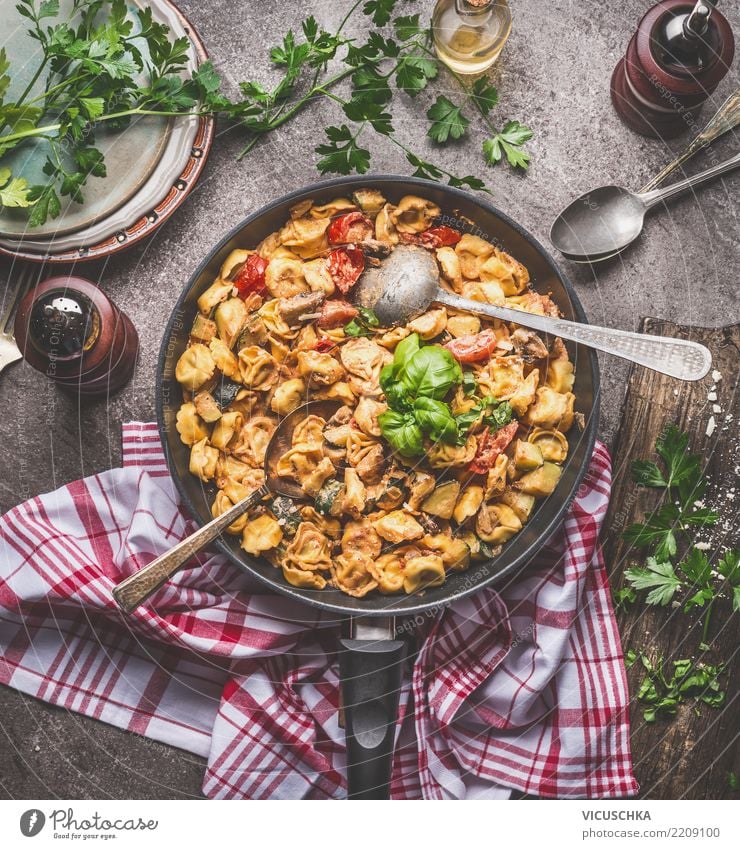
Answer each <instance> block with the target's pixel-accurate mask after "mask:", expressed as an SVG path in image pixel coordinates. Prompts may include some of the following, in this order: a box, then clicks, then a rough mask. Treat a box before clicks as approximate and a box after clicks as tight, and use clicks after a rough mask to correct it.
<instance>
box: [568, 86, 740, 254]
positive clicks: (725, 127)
mask: <svg viewBox="0 0 740 849" xmlns="http://www.w3.org/2000/svg"><path fill="white" fill-rule="evenodd" d="M738 124H740V88H737V89H735V91H733V93H732V94H731V95H730V96H729V97H728V98H727V99H726V100H725V101H724V103H723V104H722V105H721V106H720V107H719V109H718V110H717V111H716V112H715V113H714V115H712V117H711V118H710V119H709V120H708V121H707V123H706V126H705V127H704V129H703V130H702V131H701V132H700V133H699V134H698V135H696V136H694V138H693V139H692V140H691V141H690V142H689V143H688V145H686V147H685V148H684V149H683V150H682V151H681V153H680V154H679V155H678V156H677V157H676V158H675V159H673V160H671V162H669V163H668V164H667V165H665V166H664V167H663V168H662V169H661V170H660V171H659V172H658V173H657V174H656V175H655V176H654V177H652V178H651V179H650V180H648V182H647V183H645V185H644V186H643V187H642V188H641V189H640V190H639V192H638V194H644V193H645V192H649V191H651V190H652V189H656V188H657V187H658V186H659V185H660V184H661V183H663V182H665V180H666V179H667V178H668V177H669V176H670V175H671V174H672V173H673V172H674V171H676V170H677V169H678V168H680V167H681V166H682V165H683V164H684V162H687V161H688V160H689V159H691V157H692V156H694V155H695V154H696V153H698V152H699V151H700V150H704V148H705V147H709V145H710V144H712V142H715V141H716V140H717V139H718V138H720V137H721V136H723V135H724V134H725V133H728V132H729V131H730V130H732V129H734V128H735V127H736V126H737V125H738ZM623 250H624V248H620V249H619V250H618V251H609V252H608V253H605V254H592V255H590V256H586V257H584V256H579V255H575V256H571V255H570V254H568V253H563V252H562V251H561V253H563V256H564V257H565V258H566V259H569V260H570V261H571V262H577V263H579V264H580V265H592V264H594V263H596V262H603V261H604V260H607V259H612V258H613V257H615V256H618V255H619V254H620V253H621V252H622V251H623Z"/></svg>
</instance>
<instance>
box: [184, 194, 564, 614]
mask: <svg viewBox="0 0 740 849" xmlns="http://www.w3.org/2000/svg"><path fill="white" fill-rule="evenodd" d="M449 220H450V219H449V218H448V217H447V216H442V210H440V208H439V207H438V206H437V205H436V204H435V203H433V202H432V201H430V200H428V199H427V198H424V197H420V196H416V195H405V196H402V197H395V198H386V197H385V196H384V195H383V194H382V193H381V192H379V191H378V190H376V189H361V190H358V191H357V192H355V193H354V194H353V195H352V196H351V197H335V198H329V199H328V200H326V201H325V202H322V203H320V204H317V203H314V201H312V200H310V199H306V200H303V201H301V202H299V203H298V204H296V205H295V206H294V207H293V208H292V209H291V210H290V217H289V218H288V219H287V220H286V221H284V222H283V224H282V226H280V227H279V228H278V229H277V230H275V231H274V232H272V233H268V234H267V235H265V237H264V238H263V239H262V240H261V241H260V242H259V243H258V244H251V245H245V246H243V247H238V248H236V249H234V250H232V251H230V252H229V253H228V255H227V256H226V257H225V259H223V261H222V264H221V267H220V269H219V273H218V276H217V277H216V279H215V280H214V281H213V282H212V284H211V285H210V286H209V287H208V288H206V289H205V290H204V291H203V292H202V294H201V295H200V297H199V298H198V301H197V304H198V310H199V313H198V316H197V318H196V320H195V322H194V324H193V328H192V331H191V335H190V340H189V344H188V346H187V348H186V349H185V350H184V351H183V352H182V353H181V354H180V357H179V359H178V361H177V363H176V366H175V377H176V379H177V381H178V382H179V384H180V386H181V388H182V403H181V405H180V408H179V410H178V411H177V414H176V418H175V422H174V425H175V427H176V430H177V433H178V434H179V436H180V439H181V441H182V443H183V444H184V445H185V446H186V447H187V450H188V451H189V470H190V472H191V474H193V475H194V476H196V477H197V478H198V479H199V480H200V481H201V482H202V486H203V489H204V491H206V492H208V493H209V498H210V501H209V503H210V505H211V513H212V515H213V516H214V517H217V516H221V515H223V514H224V513H225V512H226V511H228V510H230V509H231V508H232V507H233V506H234V505H236V504H238V503H239V502H240V501H242V500H244V499H245V498H247V497H248V496H249V495H250V494H251V493H253V492H255V491H256V490H258V489H260V488H261V487H264V485H265V481H266V470H267V469H268V468H269V472H270V474H271V475H277V476H278V478H279V479H281V480H283V481H284V482H285V483H286V485H287V484H290V486H291V487H292V488H294V489H295V490H296V491H298V492H300V493H301V494H302V497H301V498H299V499H293V498H288V497H287V496H285V495H268V496H266V497H265V498H264V499H263V500H262V501H261V502H260V503H259V504H257V505H256V506H254V507H253V508H252V509H251V510H249V511H247V512H246V513H244V514H242V515H241V516H240V517H239V518H238V519H236V520H235V521H234V522H233V523H232V524H231V525H230V526H229V527H228V528H227V530H226V533H227V534H229V535H231V536H233V537H235V538H237V539H238V540H239V542H240V545H241V548H242V549H243V551H244V552H245V556H248V557H252V558H261V559H262V560H263V561H266V562H267V563H268V564H269V566H270V568H275V569H278V570H280V573H281V574H282V577H283V579H284V580H285V582H286V583H287V584H290V585H291V586H294V587H298V588H301V589H303V590H306V591H316V592H320V591H326V590H328V589H332V590H334V591H339V592H342V593H345V594H347V595H350V596H353V597H355V598H363V597H365V596H366V595H367V594H368V593H381V594H384V595H392V594H396V593H414V594H416V593H419V594H424V593H431V592H433V591H434V588H435V587H440V586H442V585H443V584H444V583H445V581H446V580H448V579H449V577H450V576H451V575H453V574H454V573H456V572H460V571H463V570H465V569H467V568H469V566H470V564H471V563H472V562H474V561H483V560H490V559H492V558H495V557H496V556H497V553H498V552H499V551H500V548H501V546H502V545H505V544H506V543H507V541H508V540H510V539H511V538H512V537H513V536H514V535H516V534H517V533H518V532H519V531H520V530H521V529H522V527H523V526H524V524H525V523H526V522H527V521H529V519H530V518H531V516H532V515H533V513H534V512H535V510H536V505H537V502H538V500H540V499H542V498H545V497H547V496H548V495H550V494H551V493H553V492H555V490H556V489H557V486H558V481H559V480H560V476H561V474H562V467H563V464H564V463H565V462H566V461H567V458H568V451H569V443H568V437H567V433H568V431H569V430H570V428H571V427H573V425H574V422H576V421H578V420H579V414H578V413H577V412H576V406H577V399H576V395H575V391H576V390H575V387H576V373H575V369H574V366H573V362H572V361H571V359H570V356H569V354H568V350H567V348H566V347H565V345H564V344H563V342H562V341H561V340H560V339H547V338H545V337H543V336H540V335H538V334H537V333H535V332H534V331H530V330H526V329H525V328H521V327H517V326H516V325H515V324H513V323H512V324H507V323H504V322H501V321H494V320H489V319H486V318H482V317H480V316H478V315H473V314H471V313H465V312H461V311H459V310H456V309H450V308H446V307H441V306H432V307H431V308H429V309H428V310H427V311H426V312H424V313H423V314H421V315H418V316H416V317H414V318H413V319H412V320H410V321H409V322H408V323H407V324H405V325H403V326H395V327H382V326H380V325H379V323H378V322H377V321H373V320H372V319H373V316H372V315H368V314H367V313H366V312H365V313H363V312H362V311H358V310H357V308H355V307H354V306H353V305H352V303H351V302H352V292H351V289H352V286H353V285H354V283H355V281H356V279H357V278H358V276H359V274H360V273H361V272H362V268H364V267H365V266H366V265H370V264H373V265H377V264H378V263H382V262H383V260H384V258H385V257H386V256H387V255H388V254H389V253H390V252H392V251H393V250H395V249H397V247H398V246H399V245H406V244H411V245H417V246H420V247H421V248H422V249H424V250H427V251H429V252H430V253H431V255H432V256H433V257H434V258H435V259H436V262H437V265H438V267H439V272H440V285H441V286H442V287H443V288H444V289H446V290H448V291H454V292H457V293H458V294H461V295H463V296H464V297H467V298H470V299H473V300H477V301H480V302H484V303H489V304H497V305H501V306H508V307H511V308H514V309H518V310H525V311H530V312H534V313H538V314H541V315H557V314H558V310H557V306H556V305H555V304H554V302H553V301H552V299H551V298H550V296H549V295H547V294H542V293H539V292H536V291H535V290H533V289H532V288H530V278H529V272H528V270H527V269H526V268H525V267H524V266H523V265H522V264H521V263H520V262H519V261H518V260H517V259H516V258H515V257H514V256H512V255H510V254H509V253H507V252H506V251H505V250H503V249H502V248H501V247H499V246H498V245H494V244H492V243H491V242H490V241H488V240H487V239H486V238H484V237H483V236H481V235H478V234H479V233H480V232H481V231H480V230H475V228H467V226H466V227H464V228H463V229H472V230H473V231H474V232H461V231H459V230H457V229H456V228H457V227H458V226H461V224H462V222H458V224H454V220H453V226H450V225H449V223H448V222H449ZM412 334H413V335H414V337H415V339H417V340H418V345H420V346H440V345H441V346H447V349H448V351H451V352H452V354H453V356H454V357H457V358H458V361H459V365H460V369H461V374H462V380H461V379H460V377H457V378H456V381H455V382H454V384H453V385H452V386H450V388H449V391H446V394H445V395H444V396H443V397H441V396H440V395H439V394H437V393H436V391H435V392H433V393H432V394H433V398H434V403H431V404H427V405H426V406H425V405H423V404H422V406H421V407H419V408H418V409H420V410H422V411H425V412H426V414H427V416H428V419H427V421H431V422H432V425H434V424H435V422H437V421H438V417H439V415H441V414H440V411H439V407H435V404H441V406H442V412H444V410H445V409H448V410H449V413H450V415H451V416H452V418H453V420H454V427H455V428H457V434H456V436H455V430H454V429H453V434H452V436H453V438H449V427H448V430H447V438H445V439H442V438H441V437H440V438H436V439H435V438H433V437H432V436H431V435H430V433H431V431H429V430H425V431H424V432H423V433H420V437H419V438H420V439H421V440H422V442H421V443H420V444H421V450H420V451H419V452H417V454H416V455H415V456H414V457H413V458H412V459H409V458H408V457H406V456H404V455H402V454H401V453H398V451H397V450H396V449H397V446H395V445H392V444H391V442H389V441H388V438H387V432H386V433H384V424H383V423H384V422H385V421H387V415H388V413H389V412H392V413H394V414H396V415H400V416H401V417H402V420H403V422H405V423H406V424H407V425H409V424H413V423H414V422H415V421H416V419H415V416H416V415H417V412H416V410H417V406H416V405H418V398H417V399H416V401H415V399H414V397H413V393H411V394H408V393H407V395H405V396H404V395H403V393H401V394H400V395H398V394H397V395H396V396H393V393H392V392H391V391H390V390H389V389H388V382H387V380H388V374H389V372H390V374H391V375H393V378H392V379H393V380H396V379H397V365H392V364H394V363H395V352H396V350H397V349H398V346H399V345H400V344H401V343H402V342H403V343H404V345H405V346H407V348H408V346H409V345H410V344H411V343H414V341H415V340H414V338H409V337H411V336H412ZM478 339H485V345H484V348H483V350H482V353H481V352H480V351H478V350H477V349H476V345H477V344H478ZM404 340H406V341H405V342H404ZM480 344H483V343H482V342H481V343H480ZM456 346H457V347H456ZM456 350H457V351H467V352H468V355H463V354H459V355H458V354H456V353H455V351H456ZM390 366H392V368H387V367H390ZM384 369H385V371H384ZM414 379H415V380H416V381H417V385H421V383H423V382H424V381H425V380H427V378H426V377H425V376H424V375H423V374H419V373H417V374H416V375H415V378H414ZM436 379H437V374H436V373H433V374H430V375H429V385H430V386H432V387H434V386H435V385H436V384H435V380H436ZM386 392H388V393H389V394H388V396H387V395H386ZM427 397H430V396H427ZM319 399H321V400H332V401H335V402H336V404H335V405H334V408H333V409H335V412H334V413H333V414H332V415H331V416H330V417H329V418H323V417H322V416H318V415H315V414H313V413H312V414H307V415H305V417H302V418H300V419H299V420H298V421H297V422H295V426H294V427H293V428H292V432H291V433H290V438H289V440H288V439H283V437H282V435H281V440H282V441H280V442H278V443H275V442H273V443H272V444H273V445H274V444H278V445H279V448H278V450H277V453H275V451H273V452H272V454H271V455H270V461H269V464H268V463H267V457H268V452H269V451H270V445H271V441H272V440H273V437H274V436H275V433H276V429H277V428H278V426H279V423H280V421H281V420H282V419H283V418H284V417H285V416H288V415H289V414H290V413H292V412H293V411H295V410H297V409H299V408H300V407H301V406H302V405H304V404H305V403H306V402H308V401H312V400H319ZM399 405H400V406H399ZM399 411H400V412H399ZM502 412H503V416H501V414H502ZM322 415H323V413H322ZM328 415H329V414H328V413H327V416H328ZM403 417H405V418H403ZM435 417H436V418H435ZM283 433H284V432H283Z"/></svg>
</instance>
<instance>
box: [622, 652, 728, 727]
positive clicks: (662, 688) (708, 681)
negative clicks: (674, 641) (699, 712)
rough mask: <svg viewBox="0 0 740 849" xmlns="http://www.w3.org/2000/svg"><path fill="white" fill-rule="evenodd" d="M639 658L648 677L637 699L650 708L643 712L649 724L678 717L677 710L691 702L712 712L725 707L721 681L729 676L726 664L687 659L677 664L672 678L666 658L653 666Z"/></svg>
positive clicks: (673, 663)
mask: <svg viewBox="0 0 740 849" xmlns="http://www.w3.org/2000/svg"><path fill="white" fill-rule="evenodd" d="M638 657H639V660H640V662H641V663H642V666H643V669H644V670H645V677H644V678H643V680H642V682H641V683H640V687H639V690H638V692H637V698H638V700H639V701H641V702H643V703H644V704H646V705H648V706H649V707H646V708H645V710H644V711H643V716H644V718H645V721H646V722H655V720H656V719H658V718H666V717H673V716H675V715H676V713H677V711H678V706H679V705H680V704H682V703H683V702H686V701H688V700H689V699H691V700H694V701H695V702H699V703H701V704H705V705H708V706H709V707H713V708H719V707H721V706H722V705H723V704H724V703H725V699H726V693H725V692H724V690H722V687H721V684H720V681H719V678H720V676H721V675H724V674H725V672H726V666H725V664H723V663H719V664H717V665H716V666H713V665H710V664H705V663H693V662H692V661H691V660H688V659H684V660H674V661H672V666H673V670H672V674H670V676H669V674H668V673H667V671H666V667H667V663H666V661H665V660H664V658H662V657H660V658H658V659H657V660H656V661H655V662H654V663H653V662H652V661H651V660H650V658H648V657H647V655H645V654H643V653H642V652H641V653H640V654H639V655H638Z"/></svg>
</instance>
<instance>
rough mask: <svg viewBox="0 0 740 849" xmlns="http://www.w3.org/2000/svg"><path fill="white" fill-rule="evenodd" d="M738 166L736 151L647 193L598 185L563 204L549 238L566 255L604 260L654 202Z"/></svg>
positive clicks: (634, 232)
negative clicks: (715, 162) (721, 160)
mask: <svg viewBox="0 0 740 849" xmlns="http://www.w3.org/2000/svg"><path fill="white" fill-rule="evenodd" d="M739 165H740V153H737V154H735V156H733V157H731V158H730V159H727V160H725V161H724V162H720V163H719V164H717V165H713V166H712V167H711V168H707V170H706V171H702V172H700V173H699V174H694V175H693V176H691V177H687V178H686V179H685V180H679V182H678V183H673V184H671V185H670V186H666V187H665V188H664V189H654V190H653V191H650V192H641V193H637V192H631V191H630V190H629V189H625V188H624V187H623V186H601V188H598V189H593V190H592V191H590V192H586V193H585V194H583V195H581V197H579V198H577V199H576V200H574V201H573V202H572V203H571V204H570V205H569V206H567V207H566V208H565V209H564V210H563V211H562V212H561V213H560V215H558V217H557V218H556V219H555V223H554V224H553V225H552V228H551V229H550V241H551V242H552V243H553V245H555V247H556V248H557V249H558V250H559V251H561V252H562V253H563V254H566V255H567V256H568V257H569V258H575V257H579V258H581V257H585V258H589V257H591V258H593V259H594V260H597V259H599V260H601V259H606V258H607V257H608V256H613V255H614V254H615V253H617V252H619V251H621V250H622V249H623V248H626V247H627V245H629V244H631V243H632V242H634V241H635V239H636V238H637V237H638V236H639V235H640V233H641V232H642V227H643V223H644V221H645V214H646V213H647V212H648V210H650V209H652V208H653V207H654V206H656V204H658V203H661V202H663V201H666V200H668V199H670V198H673V197H677V196H678V195H682V194H684V193H685V192H687V191H689V189H692V188H694V187H695V186H699V185H701V184H703V183H707V182H709V180H713V179H714V178H715V177H719V176H720V175H721V174H726V173H727V172H728V171H732V170H733V169H734V168H737V167H738V166H739Z"/></svg>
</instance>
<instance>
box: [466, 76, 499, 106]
mask: <svg viewBox="0 0 740 849" xmlns="http://www.w3.org/2000/svg"><path fill="white" fill-rule="evenodd" d="M470 99H471V100H472V101H473V103H474V104H475V105H476V107H477V108H478V110H479V111H480V113H481V115H488V113H489V112H490V111H491V110H492V109H493V107H494V106H495V105H496V104H497V103H498V91H497V90H496V87H495V86H492V85H491V84H490V83H489V82H488V79H487V78H486V77H479V78H478V79H477V80H476V81H475V82H474V83H473V88H472V89H471V91H470Z"/></svg>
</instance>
